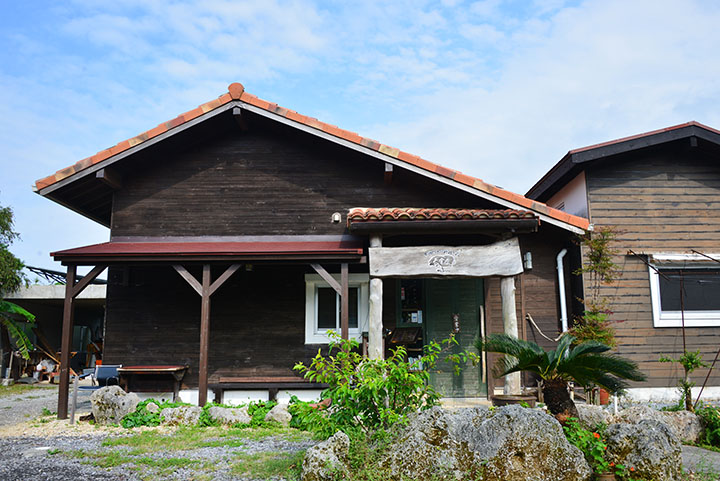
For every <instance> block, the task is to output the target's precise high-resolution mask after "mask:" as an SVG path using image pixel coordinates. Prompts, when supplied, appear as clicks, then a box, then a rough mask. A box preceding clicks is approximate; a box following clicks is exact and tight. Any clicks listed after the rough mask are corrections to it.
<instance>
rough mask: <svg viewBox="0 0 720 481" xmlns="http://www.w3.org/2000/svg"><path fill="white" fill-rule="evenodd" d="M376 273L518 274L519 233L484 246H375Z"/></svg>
mask: <svg viewBox="0 0 720 481" xmlns="http://www.w3.org/2000/svg"><path fill="white" fill-rule="evenodd" d="M369 260H370V275H371V276H373V277H488V276H514V275H516V274H520V273H521V272H522V271H523V265H522V256H521V254H520V243H519V242H518V239H517V237H513V238H511V239H508V240H505V241H500V242H496V243H494V244H490V245H484V246H459V247H448V246H417V247H371V248H370V249H369Z"/></svg>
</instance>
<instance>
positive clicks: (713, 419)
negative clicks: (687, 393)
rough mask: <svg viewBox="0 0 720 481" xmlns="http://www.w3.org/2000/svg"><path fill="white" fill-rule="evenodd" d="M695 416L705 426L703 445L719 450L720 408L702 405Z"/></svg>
mask: <svg viewBox="0 0 720 481" xmlns="http://www.w3.org/2000/svg"><path fill="white" fill-rule="evenodd" d="M696 414H697V415H698V416H700V419H702V422H703V425H704V426H705V433H704V435H703V444H707V445H709V446H714V447H716V448H720V408H718V407H715V406H710V405H703V406H701V407H699V408H698V409H697V411H696Z"/></svg>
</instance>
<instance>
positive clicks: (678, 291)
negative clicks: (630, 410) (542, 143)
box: [527, 122, 720, 398]
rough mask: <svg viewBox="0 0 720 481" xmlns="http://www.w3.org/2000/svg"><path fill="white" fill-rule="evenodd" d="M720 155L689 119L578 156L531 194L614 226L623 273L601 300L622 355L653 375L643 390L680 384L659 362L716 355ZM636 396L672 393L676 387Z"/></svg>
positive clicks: (714, 138) (716, 136)
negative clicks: (688, 354)
mask: <svg viewBox="0 0 720 481" xmlns="http://www.w3.org/2000/svg"><path fill="white" fill-rule="evenodd" d="M719 157H720V132H719V131H717V130H715V129H712V128H710V127H707V126H705V125H702V124H699V123H697V122H689V123H686V124H682V125H677V126H674V127H670V128H667V129H662V130H658V131H654V132H648V133H645V134H641V135H636V136H633V137H628V138H624V139H619V140H615V141H612V142H607V143H603V144H599V145H593V146H589V147H585V148H582V149H576V150H571V151H570V152H568V153H567V155H565V156H564V157H563V158H562V159H561V160H560V162H558V163H557V164H556V165H555V166H554V167H553V168H552V169H551V170H550V171H549V172H548V173H547V174H546V175H545V176H544V177H543V178H542V179H540V181H538V182H537V184H535V186H533V187H532V188H531V189H530V191H529V192H528V193H527V196H528V197H530V198H532V199H536V200H538V201H542V202H545V203H547V204H548V205H549V206H551V207H555V208H557V209H560V210H563V211H565V212H568V213H570V214H574V215H578V216H582V217H587V218H588V219H589V220H590V223H591V224H592V225H593V226H594V227H595V228H598V227H600V226H609V227H614V228H616V229H617V242H615V245H614V248H615V249H617V251H618V255H617V256H616V260H615V261H616V263H617V264H619V266H620V268H621V269H622V276H621V277H620V279H619V280H618V281H617V282H616V283H614V284H613V285H611V286H607V287H605V288H604V291H603V294H604V295H605V296H606V297H607V298H609V299H610V301H611V307H610V308H611V310H612V311H613V314H612V319H613V320H614V321H617V322H616V323H615V324H614V327H615V329H616V331H617V340H618V349H617V350H618V352H619V353H620V354H621V355H623V356H627V357H629V358H631V359H633V360H635V361H637V362H638V363H639V364H640V368H641V369H642V371H643V372H645V373H647V375H648V383H647V384H643V385H642V388H646V387H650V388H672V387H673V386H675V385H676V382H677V380H678V377H679V376H680V375H681V372H679V370H678V369H677V367H676V365H674V364H669V363H660V362H659V361H658V359H659V358H660V356H662V355H665V356H670V357H674V358H677V357H679V356H680V355H681V354H682V352H683V348H684V347H685V346H686V347H687V349H688V350H690V351H695V350H698V349H699V350H700V351H701V353H702V355H703V358H704V359H705V360H706V361H707V362H708V363H710V362H712V360H713V359H714V358H715V357H716V355H717V353H718V348H719V347H720V164H718V158H719ZM683 325H684V329H683ZM716 367H717V366H716ZM706 374H707V369H701V370H698V371H697V373H696V376H695V379H694V380H695V381H696V382H697V383H698V384H701V383H702V381H703V380H704V378H705V376H706ZM708 385H709V386H710V387H709V388H706V389H705V393H706V394H709V395H711V396H713V397H720V387H718V386H720V372H719V371H718V370H717V369H715V370H714V371H713V374H712V375H711V377H710V379H709V383H708ZM638 387H640V386H638ZM635 395H636V396H638V397H642V398H648V397H655V396H658V397H660V396H665V397H667V396H674V394H673V393H672V392H671V390H669V389H656V390H652V389H650V390H635Z"/></svg>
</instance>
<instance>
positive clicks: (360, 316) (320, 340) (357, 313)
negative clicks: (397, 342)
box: [305, 274, 370, 344]
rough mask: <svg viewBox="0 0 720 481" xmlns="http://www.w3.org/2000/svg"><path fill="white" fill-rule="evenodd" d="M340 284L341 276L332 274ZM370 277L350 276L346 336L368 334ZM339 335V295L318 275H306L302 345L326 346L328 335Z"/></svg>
mask: <svg viewBox="0 0 720 481" xmlns="http://www.w3.org/2000/svg"><path fill="white" fill-rule="evenodd" d="M333 277H334V278H335V280H337V281H338V282H340V275H339V274H337V275H333ZM369 284H370V276H369V274H349V275H348V294H349V315H348V317H349V320H348V321H349V322H348V324H349V336H350V337H354V338H356V339H358V340H360V336H361V334H362V332H363V331H367V330H368V327H367V323H368V304H369V287H368V286H369ZM330 331H335V332H337V333H338V334H339V333H340V295H339V294H338V293H337V292H335V289H333V288H332V287H330V284H328V283H327V282H325V280H324V279H323V278H322V277H320V276H319V275H318V274H305V344H327V343H328V332H330Z"/></svg>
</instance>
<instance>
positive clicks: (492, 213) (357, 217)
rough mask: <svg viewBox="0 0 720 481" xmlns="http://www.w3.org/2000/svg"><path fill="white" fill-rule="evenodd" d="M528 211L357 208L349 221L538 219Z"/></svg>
mask: <svg viewBox="0 0 720 481" xmlns="http://www.w3.org/2000/svg"><path fill="white" fill-rule="evenodd" d="M536 218H537V217H536V215H535V214H534V213H532V212H530V211H528V210H514V209H502V210H494V209H426V208H416V207H387V208H380V209H374V208H370V207H355V208H353V209H350V212H349V213H348V216H347V219H348V224H349V223H351V222H365V221H423V220H478V219H536Z"/></svg>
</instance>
